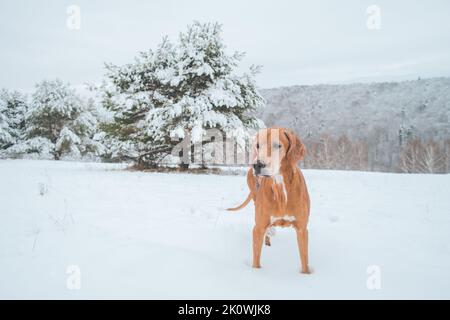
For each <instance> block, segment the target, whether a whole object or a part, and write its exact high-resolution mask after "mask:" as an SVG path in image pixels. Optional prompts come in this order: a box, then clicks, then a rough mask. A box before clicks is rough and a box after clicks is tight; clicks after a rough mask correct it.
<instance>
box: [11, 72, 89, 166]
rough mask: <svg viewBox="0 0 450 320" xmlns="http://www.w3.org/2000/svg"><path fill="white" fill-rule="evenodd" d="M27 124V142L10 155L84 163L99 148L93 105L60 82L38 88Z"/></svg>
mask: <svg viewBox="0 0 450 320" xmlns="http://www.w3.org/2000/svg"><path fill="white" fill-rule="evenodd" d="M25 121H26V124H27V126H26V130H25V139H24V141H23V142H22V143H19V144H16V145H14V146H13V147H11V148H10V150H9V152H10V153H14V154H36V155H37V156H38V157H39V158H53V159H56V160H58V159H60V158H61V157H64V158H69V159H80V158H81V157H83V156H86V155H88V154H89V153H92V152H95V150H96V149H97V148H98V144H97V143H96V142H95V141H93V140H92V138H93V136H94V134H95V132H96V127H97V120H96V119H95V117H94V116H93V115H92V113H91V111H90V109H89V105H88V104H86V103H85V102H84V101H83V100H82V99H81V98H80V97H79V96H78V95H77V94H76V93H75V91H74V90H72V89H70V88H69V86H68V85H67V84H64V83H63V82H62V81H60V80H53V81H46V80H45V81H42V82H40V83H38V84H37V85H36V89H35V92H34V93H33V95H32V101H31V104H30V106H29V110H28V112H27V113H26V116H25Z"/></svg>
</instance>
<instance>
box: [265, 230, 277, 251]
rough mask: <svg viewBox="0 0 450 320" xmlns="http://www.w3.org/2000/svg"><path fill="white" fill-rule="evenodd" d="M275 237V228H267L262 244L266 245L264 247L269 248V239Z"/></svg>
mask: <svg viewBox="0 0 450 320" xmlns="http://www.w3.org/2000/svg"><path fill="white" fill-rule="evenodd" d="M274 235H275V227H269V228H268V229H267V232H266V238H265V241H264V243H265V244H266V246H268V247H270V245H271V243H270V237H271V236H274Z"/></svg>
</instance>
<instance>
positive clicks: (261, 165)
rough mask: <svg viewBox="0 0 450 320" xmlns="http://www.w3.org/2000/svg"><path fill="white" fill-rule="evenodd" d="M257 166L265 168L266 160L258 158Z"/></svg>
mask: <svg viewBox="0 0 450 320" xmlns="http://www.w3.org/2000/svg"><path fill="white" fill-rule="evenodd" d="M255 167H258V168H260V169H262V168H265V167H266V164H265V163H264V162H262V161H260V160H258V161H256V163H255Z"/></svg>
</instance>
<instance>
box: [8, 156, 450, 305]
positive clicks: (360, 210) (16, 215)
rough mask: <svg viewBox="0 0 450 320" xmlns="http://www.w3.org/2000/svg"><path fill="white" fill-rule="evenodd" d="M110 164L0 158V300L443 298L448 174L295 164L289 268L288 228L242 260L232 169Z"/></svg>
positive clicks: (248, 216) (447, 280)
mask: <svg viewBox="0 0 450 320" xmlns="http://www.w3.org/2000/svg"><path fill="white" fill-rule="evenodd" d="M122 168H123V166H121V165H116V164H92V163H74V162H54V161H32V160H15V161H14V160H3V161H0V298H62V299H66V298H69V299H72V298H181V299H182V298H192V299H196V298H212V299H215V298H236V299H239V298H249V299H253V298H261V299H262V298H268V299H314V298H344V299H345V298H362V299H372V298H373V299H379V298H388V299H389V298H447V299H449V298H450V274H449V272H450V194H449V190H450V175H405V174H383V173H363V172H345V171H315V170H305V171H304V174H305V177H306V180H307V183H308V186H309V191H310V194H311V202H312V212H311V220H310V263H311V267H312V269H313V273H312V274H311V275H303V274H300V273H299V266H300V263H299V258H298V251H297V246H296V240H295V232H294V231H293V230H292V229H280V230H278V232H277V235H276V236H275V237H274V238H273V239H272V247H269V248H268V247H264V248H263V257H262V266H263V267H262V269H259V270H255V269H252V268H251V267H250V264H251V229H252V224H253V205H249V206H248V207H247V208H245V209H244V210H242V211H240V212H236V213H230V212H227V211H225V210H224V208H226V207H229V206H234V205H237V204H239V203H241V201H242V200H244V199H245V197H246V195H247V187H246V183H245V177H243V176H217V175H196V174H162V173H142V172H131V171H124V170H121V169H122ZM69 266H76V267H75V269H70V268H71V267H69ZM370 266H376V267H375V268H373V267H372V268H371V267H370ZM68 268H69V271H71V270H76V271H80V277H79V279H80V285H81V286H80V289H79V290H77V289H74V290H70V289H69V288H68V287H67V282H69V284H73V283H76V281H75V282H73V280H74V278H73V277H76V275H77V272H75V273H71V274H70V273H69V274H68V273H67V271H68ZM368 268H369V272H372V271H373V270H377V268H379V271H380V274H379V280H380V285H381V288H380V289H374V290H370V289H369V288H368V286H367V281H368V278H370V279H372V280H373V279H374V278H373V277H376V276H377V273H375V274H372V275H370V274H368V272H367V271H368ZM369 282H370V281H369ZM69 287H71V286H69ZM369 287H370V286H369Z"/></svg>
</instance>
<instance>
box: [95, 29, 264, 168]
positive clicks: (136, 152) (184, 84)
mask: <svg viewBox="0 0 450 320" xmlns="http://www.w3.org/2000/svg"><path fill="white" fill-rule="evenodd" d="M221 32H222V29H221V25H220V24H218V23H207V24H201V23H199V22H195V23H194V24H193V25H191V26H188V29H187V31H186V32H184V33H181V34H180V35H179V38H178V41H177V43H175V44H173V43H171V42H170V41H169V40H168V39H167V38H164V39H163V41H162V42H161V43H160V44H159V46H158V47H157V49H156V50H154V51H153V50H149V51H148V52H145V53H141V54H140V55H139V56H138V57H137V58H136V60H135V62H134V63H132V64H127V65H125V66H121V67H119V66H114V65H107V74H106V78H107V79H106V81H105V82H104V84H103V86H102V88H101V89H102V94H103V104H104V105H105V107H106V108H108V109H109V110H111V111H112V112H113V114H114V120H113V121H111V122H109V123H106V124H104V125H103V129H104V130H105V132H106V135H107V136H108V137H109V139H110V141H111V143H112V144H113V145H114V148H115V149H116V150H118V151H119V150H120V152H121V153H122V155H125V157H129V158H132V159H135V160H137V161H138V162H141V163H146V164H154V163H155V162H157V161H158V160H160V159H161V157H164V156H166V155H167V154H168V153H170V151H171V150H172V148H173V147H174V146H175V145H176V144H177V143H178V140H179V139H183V138H185V137H186V136H189V137H190V139H191V142H192V143H200V144H203V143H204V141H203V138H204V136H205V133H206V130H207V129H212V128H214V129H219V130H220V131H221V132H222V133H223V134H224V135H226V137H227V138H233V139H236V141H237V143H238V144H239V145H241V146H243V145H245V143H246V140H247V139H248V137H249V130H250V129H257V128H259V127H261V126H263V123H262V122H261V121H260V120H258V119H257V118H255V117H254V116H253V115H252V113H253V111H255V110H256V109H257V108H259V107H261V106H262V105H263V104H264V100H263V98H262V97H261V96H260V94H259V93H258V91H257V89H256V85H255V80H254V76H255V74H256V73H257V71H258V70H257V68H254V67H253V68H251V70H250V72H249V73H247V74H244V75H237V74H236V68H237V66H238V64H239V62H240V60H241V59H242V57H243V54H242V53H234V54H232V55H229V54H227V53H226V52H225V46H224V44H223V40H222V38H221Z"/></svg>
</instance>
